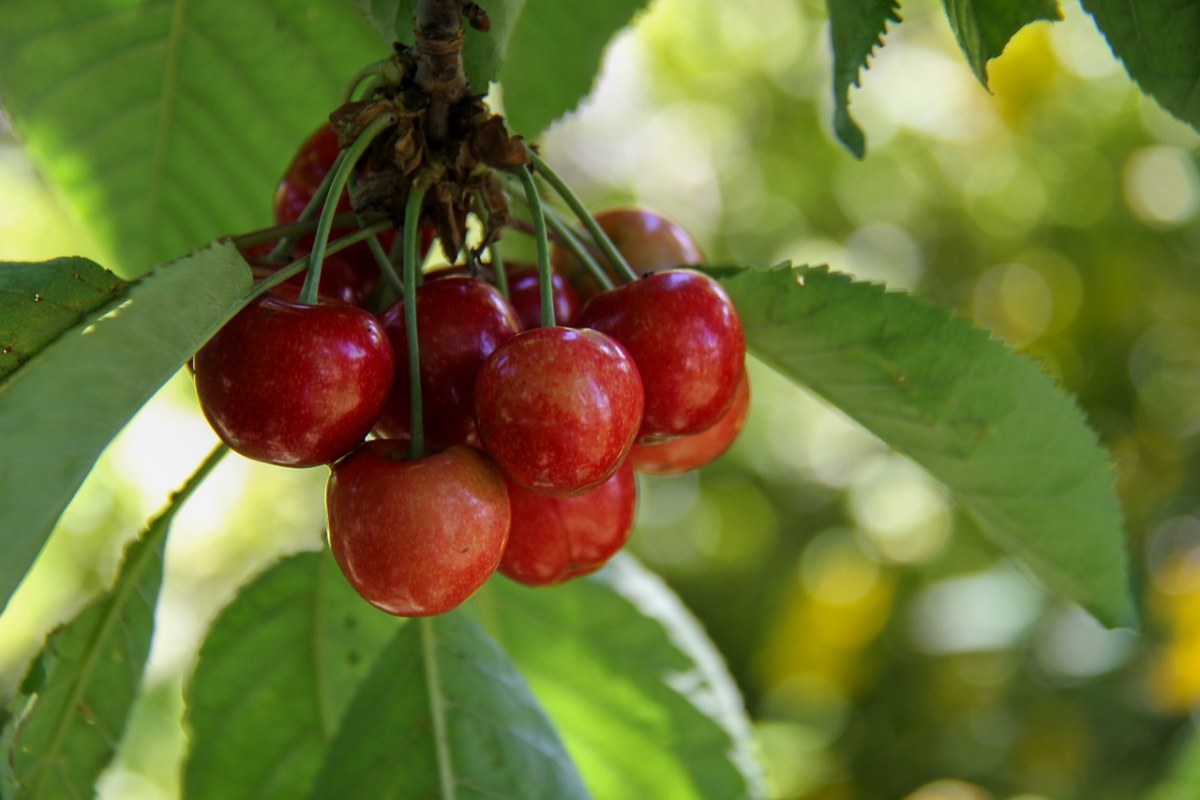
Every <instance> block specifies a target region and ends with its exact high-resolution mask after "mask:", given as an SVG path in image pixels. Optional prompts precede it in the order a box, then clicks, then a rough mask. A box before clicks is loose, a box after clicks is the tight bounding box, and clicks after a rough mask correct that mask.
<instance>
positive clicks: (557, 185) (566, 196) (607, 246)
mask: <svg viewBox="0 0 1200 800" xmlns="http://www.w3.org/2000/svg"><path fill="white" fill-rule="evenodd" d="M525 151H526V152H527V153H529V160H530V162H532V163H533V168H534V169H535V170H536V171H537V174H538V175H541V176H542V178H544V179H545V181H546V183H548V184H550V185H551V186H552V187H554V191H555V192H557V193H558V196H559V197H561V198H562V199H563V200H564V201H565V202H566V204H567V205H568V206H570V208H571V210H572V211H573V212H575V216H577V217H579V221H580V222H582V223H583V224H584V227H586V228H587V229H588V233H590V234H592V238H593V239H595V240H596V244H597V245H599V247H600V250H601V251H603V253H604V256H605V257H606V258H607V259H608V260H609V261H611V262H612V264H613V266H614V267H616V268H617V274H618V275H620V276H621V278H622V279H623V280H625V281H627V282H628V281H636V280H637V273H636V272H634V271H633V267H631V266H629V262H628V261H626V260H625V257H624V256H622V255H621V253H620V251H618V250H617V246H616V245H615V244H613V242H612V239H610V238H608V234H606V233H605V232H604V231H603V230H602V229H601V228H600V226H599V225H597V224H596V220H595V218H593V217H592V215H591V214H589V213H588V210H587V209H586V208H584V205H583V203H582V202H580V200H579V198H578V197H576V196H575V193H574V192H572V191H571V187H569V186H567V184H566V183H564V182H563V179H562V178H560V177H558V175H556V174H555V173H554V170H552V169H550V167H548V166H546V162H545V161H542V159H541V157H540V156H539V155H538V154H537V153H535V152H534V151H533V148H531V147H527V148H525Z"/></svg>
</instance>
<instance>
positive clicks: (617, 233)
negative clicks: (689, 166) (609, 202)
mask: <svg viewBox="0 0 1200 800" xmlns="http://www.w3.org/2000/svg"><path fill="white" fill-rule="evenodd" d="M596 222H597V223H598V224H599V225H600V229H601V230H602V231H604V232H605V233H606V234H608V237H609V238H610V239H612V241H613V244H614V245H616V248H617V250H618V251H620V253H621V255H622V256H624V257H625V260H626V261H628V262H629V266H631V267H633V271H634V272H636V273H638V274H639V275H642V274H644V273H647V272H661V271H662V270H665V269H675V268H677V267H685V266H689V265H693V264H702V263H704V260H705V259H704V251H702V250H701V249H700V245H699V244H697V243H696V240H695V239H693V238H692V235H691V234H690V233H688V232H687V231H686V230H684V229H683V226H681V225H680V224H679V223H677V222H675V221H673V220H671V219H668V218H667V217H664V216H663V215H662V214H659V213H658V212H656V211H649V210H647V209H641V208H612V209H609V210H607V211H601V212H600V213H599V214H597V215H596ZM582 238H583V240H584V241H585V242H586V241H590V240H591V237H590V236H589V235H588V234H587V233H586V232H585V233H583V234H582ZM593 255H596V256H597V260H598V261H599V262H600V264H601V265H602V266H604V268H605V271H606V272H608V275H609V277H610V278H612V279H613V281H614V282H617V283H619V282H620V279H619V278H618V276H617V273H616V271H615V269H614V268H613V267H612V265H611V264H609V263H608V261H607V259H605V258H604V257H603V256H601V255H600V251H599V249H595V250H594V252H593ZM552 264H553V266H554V267H555V269H557V270H558V271H559V272H562V273H563V274H565V275H568V276H570V279H571V282H572V283H574V284H575V285H576V286H577V287H578V288H579V291H580V295H581V296H582V298H583V299H584V300H585V301H586V300H587V299H589V298H591V297H592V296H594V295H596V294H598V293H599V292H600V286H599V284H597V283H596V282H595V280H594V279H593V278H592V277H591V276H590V275H589V274H588V273H587V271H586V270H584V269H583V267H582V266H581V265H580V264H579V263H578V262H577V261H576V260H575V258H574V257H573V256H572V255H571V253H570V251H568V250H567V249H566V248H565V247H563V246H562V245H555V247H554V250H553V251H552Z"/></svg>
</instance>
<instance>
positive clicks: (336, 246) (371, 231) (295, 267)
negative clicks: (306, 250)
mask: <svg viewBox="0 0 1200 800" xmlns="http://www.w3.org/2000/svg"><path fill="white" fill-rule="evenodd" d="M390 225H391V223H390V222H376V223H374V224H372V225H371V226H369V227H367V228H363V229H362V230H361V231H355V232H354V233H352V234H350V235H348V236H342V237H339V238H337V239H334V240H333V241H332V242H330V243H329V246H328V247H327V248H326V249H325V254H326V255H332V254H334V253H340V252H341V251H343V250H345V249H346V248H347V247H350V246H351V245H356V244H358V243H359V242H361V241H363V240H364V239H367V238H368V237H370V236H374V235H375V234H377V233H379V232H380V231H383V230H386V229H387V228H388V227H390ZM311 256H312V254H311V253H310V254H309V255H306V256H302V257H301V258H298V259H296V260H295V261H293V262H292V263H290V264H288V265H287V266H286V267H281V268H280V269H278V270H276V271H275V273H274V274H272V275H271V277H269V278H267V279H266V280H264V281H263V282H262V283H259V284H257V285H255V287H254V291H252V292H251V293H250V294H249V295H248V297H249V298H255V297H258V296H259V295H260V294H263V293H264V292H269V291H271V290H272V289H274V288H275V287H276V286H278V285H279V284H281V283H283V282H284V281H286V280H287V279H288V278H290V277H292V276H293V275H299V274H300V273H301V272H303V271H304V270H306V269H308V264H309V259H310V258H311Z"/></svg>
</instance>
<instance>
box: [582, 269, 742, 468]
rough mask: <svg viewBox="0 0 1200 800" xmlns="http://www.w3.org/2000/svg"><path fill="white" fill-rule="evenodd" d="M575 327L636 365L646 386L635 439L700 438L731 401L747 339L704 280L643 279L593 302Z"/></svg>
mask: <svg viewBox="0 0 1200 800" xmlns="http://www.w3.org/2000/svg"><path fill="white" fill-rule="evenodd" d="M578 324H579V325H581V326H586V327H588V328H593V329H595V330H598V331H601V332H603V333H606V334H608V335H609V336H611V337H613V338H614V339H616V340H617V341H618V342H620V343H621V344H622V345H624V347H625V349H626V350H628V351H629V354H630V355H631V356H633V360H634V361H635V362H636V363H637V365H638V371H639V372H640V373H641V376H642V381H643V383H644V384H645V387H646V409H645V412H644V417H643V420H642V427H641V430H640V431H639V432H638V441H639V442H641V443H643V444H645V443H649V442H653V441H661V440H663V439H666V438H671V437H675V436H688V435H691V434H694V433H699V432H700V431H703V430H706V429H707V428H710V427H712V426H713V425H714V424H716V422H717V420H718V419H720V418H721V415H722V414H724V413H725V410H726V409H727V408H729V405H730V403H732V402H733V395H734V392H735V391H736V389H737V385H738V381H739V380H741V377H742V372H743V362H744V360H745V355H746V342H745V337H744V335H743V333H742V323H741V320H740V319H739V318H738V314H737V311H736V310H735V309H734V307H733V303H732V302H731V301H730V299H729V296H728V295H727V294H726V293H725V290H724V289H722V288H721V286H720V284H718V283H717V282H716V281H714V280H713V279H712V278H710V277H708V276H707V275H704V274H701V273H699V272H696V271H694V270H687V269H680V270H667V271H665V272H655V273H651V274H649V275H645V276H643V277H642V278H640V279H638V280H636V281H634V282H633V283H629V284H626V285H624V286H619V287H617V288H616V289H614V290H612V291H609V292H604V293H603V294H598V295H596V296H595V297H593V298H592V299H591V300H589V301H588V302H587V304H586V305H585V306H584V307H583V310H582V311H580V312H579V319H578Z"/></svg>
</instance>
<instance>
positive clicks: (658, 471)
mask: <svg viewBox="0 0 1200 800" xmlns="http://www.w3.org/2000/svg"><path fill="white" fill-rule="evenodd" d="M749 411H750V378H749V377H748V376H747V375H746V373H745V372H743V373H742V379H741V380H740V381H738V385H737V390H736V391H735V392H734V395H733V404H732V405H730V406H729V408H728V410H726V412H725V413H724V414H723V415H722V416H721V418H720V419H719V420H717V422H716V424H715V425H713V426H712V427H711V428H709V429H708V430H706V431H701V432H700V433H693V434H692V435H691V436H680V437H679V438H677V439H670V440H668V441H665V442H659V443H657V444H635V445H634V446H633V449H632V450H630V451H629V463H631V464H632V465H633V467H634V469H636V470H637V471H638V472H643V473H645V474H647V475H678V474H680V473H683V472H687V471H688V470H693V469H696V468H698V467H702V466H704V465H705V464H708V463H710V462H712V461H716V460H717V459H718V458H720V457H721V455H723V454H724V453H725V451H726V450H728V449H729V447H730V445H732V444H733V442H734V440H735V439H737V437H738V434H739V433H741V432H742V425H743V424H745V422H746V415H747V414H748V413H749Z"/></svg>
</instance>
